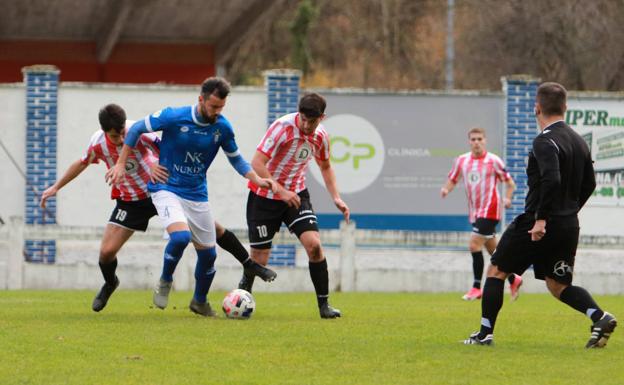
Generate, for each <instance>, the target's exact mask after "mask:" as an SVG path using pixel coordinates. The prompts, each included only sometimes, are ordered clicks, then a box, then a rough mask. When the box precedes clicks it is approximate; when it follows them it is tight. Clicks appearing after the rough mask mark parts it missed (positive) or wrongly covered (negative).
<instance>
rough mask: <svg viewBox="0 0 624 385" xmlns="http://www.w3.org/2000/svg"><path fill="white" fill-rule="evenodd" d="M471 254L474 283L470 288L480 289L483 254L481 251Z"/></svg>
mask: <svg viewBox="0 0 624 385" xmlns="http://www.w3.org/2000/svg"><path fill="white" fill-rule="evenodd" d="M471 254H472V273H473V274H474V281H473V283H472V287H474V288H477V289H480V288H481V277H483V253H482V252H481V251H475V252H473V253H471Z"/></svg>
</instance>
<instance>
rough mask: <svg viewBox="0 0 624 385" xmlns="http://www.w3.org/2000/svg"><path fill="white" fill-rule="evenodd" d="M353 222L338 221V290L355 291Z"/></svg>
mask: <svg viewBox="0 0 624 385" xmlns="http://www.w3.org/2000/svg"><path fill="white" fill-rule="evenodd" d="M355 252H356V245H355V222H353V221H351V222H349V223H348V224H347V222H345V221H340V290H341V291H343V292H348V291H355V289H356V287H355V278H356V276H355V274H356V270H355Z"/></svg>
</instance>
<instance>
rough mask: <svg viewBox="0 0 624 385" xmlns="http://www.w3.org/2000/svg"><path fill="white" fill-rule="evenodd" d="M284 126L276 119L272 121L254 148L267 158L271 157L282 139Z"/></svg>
mask: <svg viewBox="0 0 624 385" xmlns="http://www.w3.org/2000/svg"><path fill="white" fill-rule="evenodd" d="M284 131H285V126H284V125H283V124H282V123H281V122H280V121H278V120H276V121H275V122H273V124H271V126H270V127H269V129H268V130H267V132H266V133H265V134H264V137H263V138H262V140H261V141H260V144H258V147H257V148H256V150H258V151H260V152H261V153H263V154H264V155H266V156H268V157H269V158H273V156H275V153H276V151H277V149H278V148H279V146H280V145H281V143H282V142H283V141H284V138H285V135H284Z"/></svg>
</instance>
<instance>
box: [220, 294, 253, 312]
mask: <svg viewBox="0 0 624 385" xmlns="http://www.w3.org/2000/svg"><path fill="white" fill-rule="evenodd" d="M222 309H223V312H224V313H225V316H226V317H228V318H235V319H248V318H249V317H251V315H252V314H253V312H254V310H255V309H256V300H254V297H253V295H251V293H250V292H248V291H246V290H243V289H234V290H232V291H231V292H229V293H227V295H226V296H225V298H223V306H222Z"/></svg>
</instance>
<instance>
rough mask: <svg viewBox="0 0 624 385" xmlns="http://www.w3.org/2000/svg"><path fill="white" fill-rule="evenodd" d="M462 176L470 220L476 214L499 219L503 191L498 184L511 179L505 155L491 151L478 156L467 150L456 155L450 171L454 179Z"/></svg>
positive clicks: (474, 217) (473, 218)
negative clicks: (499, 190) (498, 187)
mask: <svg viewBox="0 0 624 385" xmlns="http://www.w3.org/2000/svg"><path fill="white" fill-rule="evenodd" d="M462 176H463V177H464V186H465V188H466V195H467V197H468V211H469V216H470V223H474V221H475V220H476V219H477V218H486V219H494V220H500V217H501V210H500V208H501V205H500V195H499V193H498V189H497V188H496V187H497V186H496V184H497V182H499V181H501V182H504V181H508V180H510V179H511V175H509V173H508V172H507V170H505V163H503V161H502V159H501V158H499V157H498V156H497V155H495V154H492V153H490V152H486V153H485V154H484V155H483V156H481V157H479V158H475V157H474V156H473V155H472V153H471V152H467V153H465V154H463V155H460V156H459V157H458V158H457V159H455V163H454V164H453V169H451V172H449V174H448V177H449V179H450V180H452V181H453V182H455V183H457V181H458V180H459V178H461V177H462Z"/></svg>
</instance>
